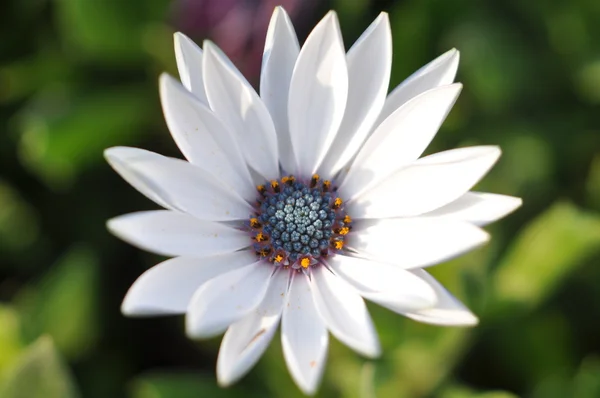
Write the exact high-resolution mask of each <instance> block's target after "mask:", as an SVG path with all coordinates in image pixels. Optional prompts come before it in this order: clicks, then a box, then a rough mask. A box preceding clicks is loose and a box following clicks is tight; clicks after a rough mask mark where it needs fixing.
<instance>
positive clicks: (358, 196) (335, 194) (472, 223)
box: [106, 8, 521, 394]
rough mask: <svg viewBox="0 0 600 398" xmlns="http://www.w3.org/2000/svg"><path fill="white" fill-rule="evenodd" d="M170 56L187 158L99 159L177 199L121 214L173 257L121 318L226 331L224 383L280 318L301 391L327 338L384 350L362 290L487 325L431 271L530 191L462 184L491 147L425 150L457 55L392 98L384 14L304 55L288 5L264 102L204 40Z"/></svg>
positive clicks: (325, 33)
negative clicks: (178, 321) (175, 318)
mask: <svg viewBox="0 0 600 398" xmlns="http://www.w3.org/2000/svg"><path fill="white" fill-rule="evenodd" d="M175 50H176V56H177V65H178V68H179V73H180V76H181V80H182V82H183V86H182V85H181V84H179V82H177V81H176V80H175V79H173V78H172V77H170V76H167V75H163V76H161V78H160V95H161V100H162V105H163V110H164V115H165V118H166V121H167V125H168V127H169V130H170V131H171V134H172V135H173V138H174V139H175V141H176V143H177V145H178V146H179V148H180V149H181V151H182V152H183V154H184V155H185V157H186V158H187V160H188V162H186V161H183V160H178V159H172V158H167V157H163V156H161V155H158V154H155V153H152V152H147V151H144V150H141V149H136V148H123V147H118V148H111V149H108V150H107V151H106V158H107V160H108V162H109V163H110V164H111V165H112V167H113V168H114V169H115V170H116V171H117V172H118V173H119V174H121V176H122V177H123V178H124V179H125V180H127V181H128V182H129V183H130V184H131V185H133V186H134V187H135V188H136V189H138V190H139V191H140V192H141V193H143V194H144V195H146V196H147V197H148V198H150V199H152V200H153V201H155V202H156V203H157V204H159V205H161V206H162V207H164V208H165V209H167V210H160V211H146V212H139V213H134V214H128V215H125V216H121V217H117V218H115V219H112V220H110V221H109V223H108V227H109V229H110V230H111V231H112V232H113V233H114V234H115V235H117V236H118V237H120V238H122V239H123V240H125V241H127V242H130V243H131V244H134V245H136V246H138V247H140V248H143V249H147V250H149V251H152V252H155V253H159V254H163V255H166V256H172V257H173V258H171V259H170V260H167V261H165V262H163V263H161V264H158V265H157V266H155V267H153V268H151V269H150V270H148V271H147V272H145V273H144V274H143V275H142V276H141V277H140V278H139V279H138V280H137V281H136V282H135V283H134V285H133V286H132V287H131V289H130V290H129V292H128V294H127V296H126V298H125V300H124V302H123V307H122V310H123V312H124V313H125V314H126V315H157V314H186V328H187V333H188V335H189V336H190V337H193V338H203V337H210V336H214V335H218V334H220V333H223V332H225V336H224V337H223V341H222V344H221V349H220V352H219V357H218V361H217V375H218V380H219V382H220V383H221V384H222V385H228V384H231V383H233V382H235V381H236V380H238V379H239V378H241V377H242V376H243V375H244V374H245V373H246V372H248V370H249V369H250V368H251V367H252V366H253V365H254V364H255V363H256V361H257V360H258V359H259V357H260V356H261V355H262V353H263V352H264V350H265V349H266V347H267V345H268V344H269V342H270V340H271V339H272V337H273V335H274V333H275V331H276V329H277V327H278V325H279V323H280V321H281V342H282V345H283V352H284V355H285V360H286V362H287V365H288V368H289V370H290V372H291V374H292V376H293V378H294V380H295V381H296V383H297V384H298V386H299V387H300V388H301V389H302V391H304V392H305V393H307V394H311V393H314V391H315V390H316V388H317V385H318V383H319V380H320V377H321V374H322V371H323V368H324V365H325V361H326V356H327V347H328V340H329V333H328V332H331V333H332V334H333V335H334V336H335V337H336V338H337V339H339V340H340V341H342V342H344V343H345V344H347V345H348V346H350V347H351V348H353V349H354V350H356V351H358V352H359V353H361V354H363V355H365V356H369V357H375V356H377V355H379V353H380V346H379V342H378V339H377V334H376V332H375V329H374V327H373V324H372V321H371V318H370V317H369V314H368V312H367V309H366V307H365V303H364V301H363V298H366V299H367V300H371V301H373V302H375V303H377V304H380V305H382V306H384V307H386V308H389V309H391V310H392V311H395V312H398V313H400V314H403V315H405V316H407V317H410V318H413V319H415V320H418V321H421V322H428V323H433V324H439V325H473V324H476V323H477V318H476V317H475V316H474V315H473V314H472V313H471V312H470V311H469V310H468V309H466V308H465V307H464V306H463V305H462V304H461V303H460V302H458V300H456V299H455V298H454V297H453V296H452V295H450V293H448V292H447V291H446V290H444V288H443V287H442V286H441V285H440V284H439V283H438V282H437V281H435V279H434V278H433V277H431V276H430V275H429V274H428V273H427V272H426V271H425V270H423V267H425V266H429V265H432V264H436V263H439V262H441V261H444V260H446V259H448V258H451V257H454V256H457V255H459V254H461V253H463V252H465V251H467V250H470V249H472V248H474V247H476V246H479V245H481V244H483V243H484V242H486V241H487V240H488V234H487V233H486V232H484V231H483V230H482V229H480V226H482V225H485V224H487V223H489V222H492V221H495V220H496V219H498V218H500V217H503V216H504V215H506V214H508V213H509V212H511V211H512V210H514V209H515V208H517V207H518V206H519V205H520V204H521V201H520V199H518V198H513V197H508V196H502V195H495V194H488V193H476V192H469V190H470V189H471V187H473V186H474V185H475V183H477V181H479V179H481V178H482V177H483V175H485V174H486V173H487V171H488V170H489V169H490V168H491V167H492V165H493V164H494V163H495V162H496V160H497V159H498V157H499V156H500V149H499V148H497V147H494V146H479V147H470V148H461V149H455V150H451V151H446V152H442V153H438V154H435V155H431V156H426V157H423V158H421V159H419V156H421V154H422V153H423V151H424V150H425V148H426V147H427V145H428V144H429V142H430V141H431V140H432V138H433V136H434V135H435V133H436V131H437V130H438V128H439V126H440V125H441V123H442V122H443V120H444V119H445V117H446V115H447V114H448V112H449V111H450V108H451V107H452V105H453V103H454V102H455V100H456V98H457V96H458V94H459V92H460V90H461V85H460V84H458V83H457V84H451V83H452V81H453V79H454V75H455V73H456V68H457V64H458V52H457V51H456V50H451V51H449V52H447V53H445V54H443V55H442V56H440V57H439V58H437V59H436V60H434V61H433V62H431V63H430V64H428V65H426V66H424V67H423V68H421V69H420V70H419V71H417V72H416V73H415V74H413V75H412V76H410V77H409V78H408V79H407V80H406V81H404V82H403V83H402V84H401V85H399V86H398V87H397V88H396V89H395V90H394V91H392V93H391V94H389V95H388V96H387V97H386V93H387V88H388V83H389V76H390V68H391V56H392V54H391V53H392V46H391V33H390V27H389V22H388V17H387V14H385V13H382V14H381V15H380V16H379V17H378V18H377V19H376V20H375V21H374V22H373V24H372V25H371V26H370V27H369V28H368V29H367V30H366V31H365V32H364V34H363V35H362V36H361V37H360V38H359V39H358V41H357V42H356V43H355V44H354V46H352V48H351V49H350V50H349V51H348V53H347V54H346V53H345V50H344V46H343V43H342V38H341V35H340V30H339V26H338V20H337V17H336V14H335V13H334V12H330V13H328V14H327V15H326V16H325V17H324V18H323V20H321V22H320V23H319V24H318V25H317V26H316V27H315V29H314V30H313V31H312V33H311V34H310V35H309V37H308V38H307V40H306V43H305V44H304V46H303V47H302V49H300V47H299V45H298V41H297V38H296V34H295V33H294V29H293V27H292V24H291V22H290V20H289V18H288V16H287V15H286V13H285V12H284V11H283V9H281V8H277V9H276V10H275V13H274V15H273V18H272V20H271V24H270V27H269V30H268V33H267V39H266V44H265V51H264V58H263V65H262V75H261V82H260V92H261V94H260V96H259V95H258V94H257V93H256V92H255V91H254V89H253V88H252V87H251V86H250V84H249V83H248V82H247V81H246V80H245V79H244V77H243V76H242V75H241V74H240V73H239V71H238V70H237V69H236V68H235V67H234V66H233V65H232V63H231V62H230V61H229V60H228V59H227V57H226V56H225V55H224V54H223V53H222V52H221V51H220V50H219V49H218V48H217V47H216V46H215V45H214V44H212V43H211V42H205V43H204V51H202V50H201V49H200V48H198V47H197V46H196V45H195V44H194V43H193V42H192V41H190V40H189V39H188V38H187V37H185V36H184V35H182V34H176V35H175ZM317 173H318V175H317ZM257 185H259V186H258V187H257ZM257 188H258V189H257Z"/></svg>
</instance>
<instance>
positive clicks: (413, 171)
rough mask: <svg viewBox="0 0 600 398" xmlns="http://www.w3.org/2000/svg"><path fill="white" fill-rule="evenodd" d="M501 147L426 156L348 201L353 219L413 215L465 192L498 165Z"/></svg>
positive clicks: (458, 150)
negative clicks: (496, 163)
mask: <svg viewBox="0 0 600 398" xmlns="http://www.w3.org/2000/svg"><path fill="white" fill-rule="evenodd" d="M499 157H500V148H498V147H494V146H478V147H469V148H460V149H453V150H450V151H445V152H440V153H436V154H433V155H430V156H426V157H424V158H421V159H419V160H417V161H416V162H414V163H413V164H412V165H411V166H408V167H406V168H404V169H401V170H399V171H397V172H396V173H394V174H392V175H391V176H390V177H388V178H386V179H385V180H383V181H382V182H381V183H379V185H376V186H375V187H374V188H372V189H370V190H368V191H366V192H364V193H363V194H361V195H359V196H358V197H357V198H356V199H354V200H352V201H350V202H348V203H347V205H346V207H347V209H348V214H351V215H352V217H353V218H356V219H360V218H391V217H411V216H416V215H419V214H423V213H426V212H429V211H433V210H435V209H437V208H440V207H442V206H444V205H446V204H448V203H450V202H452V201H453V200H456V199H458V198H459V197H460V196H462V195H464V194H465V193H466V192H467V191H468V190H469V189H471V188H472V187H473V185H475V184H476V183H477V182H478V181H479V180H480V179H481V178H482V177H483V176H484V175H485V174H486V173H487V172H488V171H489V170H490V168H491V167H492V166H493V165H494V163H495V162H496V161H497V160H498V158H499Z"/></svg>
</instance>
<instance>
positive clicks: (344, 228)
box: [336, 227, 350, 235]
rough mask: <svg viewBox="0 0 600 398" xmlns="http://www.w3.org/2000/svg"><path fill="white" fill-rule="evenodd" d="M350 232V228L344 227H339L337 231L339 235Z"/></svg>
mask: <svg viewBox="0 0 600 398" xmlns="http://www.w3.org/2000/svg"><path fill="white" fill-rule="evenodd" d="M348 232H350V228H348V227H342V228H339V229H338V230H337V232H336V233H337V234H338V235H348Z"/></svg>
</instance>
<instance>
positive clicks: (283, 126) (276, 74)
mask: <svg viewBox="0 0 600 398" xmlns="http://www.w3.org/2000/svg"><path fill="white" fill-rule="evenodd" d="M299 52H300V46H299V44H298V38H297V37H296V32H295V31H294V26H293V25H292V21H291V20H290V17H289V16H288V15H287V13H286V12H285V10H284V9H283V8H282V7H275V11H274V12H273V16H272V17H271V23H270V24H269V30H268V31H267V39H266V42H265V50H264V53H263V60H262V70H261V76H260V96H261V98H262V100H263V101H264V103H265V105H266V106H267V109H269V112H270V113H271V118H272V119H273V124H274V125H275V130H276V132H277V143H278V144H279V162H280V163H281V166H282V167H283V169H284V170H285V171H286V172H289V173H291V172H293V171H294V170H295V167H296V161H295V158H294V151H293V149H292V141H291V138H290V131H289V123H288V98H289V91H290V81H291V80H292V72H293V71H294V65H295V64H296V59H297V58H298V53H299Z"/></svg>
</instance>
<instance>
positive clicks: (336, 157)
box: [319, 12, 392, 176]
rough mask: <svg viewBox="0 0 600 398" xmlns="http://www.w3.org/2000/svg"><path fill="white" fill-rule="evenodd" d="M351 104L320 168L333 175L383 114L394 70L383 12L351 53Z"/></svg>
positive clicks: (351, 155) (390, 33) (386, 18)
mask: <svg viewBox="0 0 600 398" xmlns="http://www.w3.org/2000/svg"><path fill="white" fill-rule="evenodd" d="M347 62H348V84H349V87H348V102H347V104H346V110H345V112H344V118H343V120H342V124H341V126H340V128H339V131H338V133H337V136H336V137H335V140H334V141H333V144H332V145H331V148H330V149H329V152H328V153H327V156H326V157H325V159H324V160H323V164H322V165H321V167H320V168H319V170H320V172H321V174H323V175H324V176H334V175H335V174H336V173H337V172H338V171H339V170H340V169H341V168H342V167H344V166H345V165H346V163H348V161H349V160H350V159H352V158H353V157H354V155H355V154H356V152H357V151H358V149H359V148H360V146H361V145H362V143H363V142H364V140H365V138H366V137H367V134H368V133H369V131H371V128H372V127H373V123H374V122H375V120H376V119H377V116H378V115H379V113H380V112H381V108H382V107H383V103H384V101H385V96H386V94H387V89H388V85H389V82H390V71H391V69H392V32H391V30H390V22H389V18H388V15H387V13H385V12H382V13H381V14H379V17H377V19H376V20H375V21H374V22H373V23H372V24H371V26H369V28H368V29H367V30H365V32H364V33H363V34H362V36H361V37H360V38H359V39H358V40H357V41H356V43H354V45H353V46H352V48H350V50H349V51H348V55H347Z"/></svg>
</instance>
